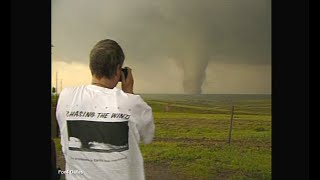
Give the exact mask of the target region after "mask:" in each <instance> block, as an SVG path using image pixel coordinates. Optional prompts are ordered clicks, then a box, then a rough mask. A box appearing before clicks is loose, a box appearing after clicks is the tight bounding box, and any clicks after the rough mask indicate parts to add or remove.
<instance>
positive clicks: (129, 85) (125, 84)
mask: <svg viewBox="0 0 320 180" xmlns="http://www.w3.org/2000/svg"><path fill="white" fill-rule="evenodd" d="M126 68H127V69H128V75H127V78H125V76H124V73H123V71H121V80H122V81H121V88H122V90H123V91H124V92H126V93H130V94H133V82H134V80H133V76H132V71H131V68H128V67H126Z"/></svg>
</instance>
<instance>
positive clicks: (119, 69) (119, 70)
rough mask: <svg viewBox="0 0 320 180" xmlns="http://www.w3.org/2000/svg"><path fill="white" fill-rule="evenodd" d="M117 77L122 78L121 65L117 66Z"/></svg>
mask: <svg viewBox="0 0 320 180" xmlns="http://www.w3.org/2000/svg"><path fill="white" fill-rule="evenodd" d="M117 76H121V64H118V65H117Z"/></svg>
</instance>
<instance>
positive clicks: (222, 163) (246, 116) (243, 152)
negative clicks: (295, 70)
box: [56, 94, 271, 180]
mask: <svg viewBox="0 0 320 180" xmlns="http://www.w3.org/2000/svg"><path fill="white" fill-rule="evenodd" d="M142 97H143V98H144V99H145V100H146V102H147V103H148V104H149V105H150V106H151V107H152V108H153V112H154V119H155V125H156V132H155V138H154V141H153V142H152V143H151V144H149V145H141V146H140V147H141V151H142V154H143V157H144V161H145V164H146V165H148V164H149V165H152V166H155V168H156V167H168V168H169V169H170V172H171V173H173V174H175V175H177V176H176V179H218V180H220V179H221V180H224V179H236V180H242V179H246V180H249V179H259V180H264V179H266V180H267V179H271V96H270V95H151V94H146V95H142ZM232 106H234V108H235V110H234V123H233V130H232V142H231V145H229V144H228V143H227V142H228V132H229V125H230V113H231V112H230V111H231V107H232ZM56 144H59V143H56ZM57 146H59V145H57ZM58 148H59V147H58ZM146 173H148V172H146ZM150 173H152V172H150Z"/></svg>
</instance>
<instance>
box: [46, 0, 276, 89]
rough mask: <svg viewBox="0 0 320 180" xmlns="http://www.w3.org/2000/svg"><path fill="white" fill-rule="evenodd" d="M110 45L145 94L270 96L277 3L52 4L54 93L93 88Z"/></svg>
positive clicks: (57, 0)
mask: <svg viewBox="0 0 320 180" xmlns="http://www.w3.org/2000/svg"><path fill="white" fill-rule="evenodd" d="M105 38H110V39H114V40H116V41H117V42H118V43H119V44H120V45H121V46H122V48H123V50H124V52H125V54H126V60H125V65H127V66H131V67H132V68H133V70H134V78H135V91H136V92H139V93H201V92H202V93H271V1H270V0H161V1H150V0H53V1H52V44H53V45H54V46H55V47H54V48H53V49H52V51H53V52H52V54H53V58H52V73H53V78H52V82H53V85H55V73H56V72H58V73H59V79H60V80H61V79H62V80H63V87H66V86H73V85H79V84H88V83H90V72H89V70H88V61H89V58H88V57H89V52H90V50H91V48H92V47H93V45H94V44H95V43H96V42H98V41H99V40H102V39H105ZM75 74H77V76H76V77H74V76H75ZM58 84H59V85H60V82H59V83H58ZM59 85H58V89H59Z"/></svg>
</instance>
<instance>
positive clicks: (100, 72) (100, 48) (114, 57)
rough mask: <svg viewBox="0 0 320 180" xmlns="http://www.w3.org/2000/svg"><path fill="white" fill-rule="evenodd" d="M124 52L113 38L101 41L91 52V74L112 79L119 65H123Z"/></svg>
mask: <svg viewBox="0 0 320 180" xmlns="http://www.w3.org/2000/svg"><path fill="white" fill-rule="evenodd" d="M124 58H125V57H124V53H123V51H122V49H121V47H120V46H119V44H118V43H117V42H115V41H114V40H111V39H105V40H102V41H99V42H98V43H97V44H96V45H95V46H94V47H93V49H92V50H91V52H90V70H91V74H92V75H95V76H96V77H97V78H102V77H106V78H108V79H111V78H113V77H114V76H115V73H116V70H117V66H118V65H119V64H120V66H122V65H123V61H124Z"/></svg>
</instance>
